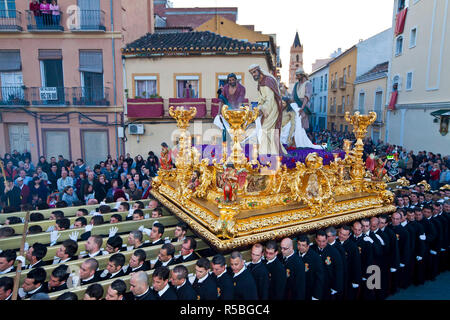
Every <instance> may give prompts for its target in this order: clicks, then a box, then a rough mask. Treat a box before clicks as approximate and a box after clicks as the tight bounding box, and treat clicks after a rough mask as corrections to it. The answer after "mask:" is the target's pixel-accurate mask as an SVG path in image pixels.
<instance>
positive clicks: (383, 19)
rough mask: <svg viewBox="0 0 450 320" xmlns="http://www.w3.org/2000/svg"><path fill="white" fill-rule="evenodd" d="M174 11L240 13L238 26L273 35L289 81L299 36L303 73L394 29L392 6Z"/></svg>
mask: <svg viewBox="0 0 450 320" xmlns="http://www.w3.org/2000/svg"><path fill="white" fill-rule="evenodd" d="M172 3H173V6H174V7H215V6H219V7H238V8H239V10H238V21H237V22H238V23H239V24H253V25H255V30H258V31H262V32H263V33H266V34H273V33H275V34H276V35H277V44H278V45H279V46H281V59H282V62H283V69H282V74H281V75H282V81H284V82H287V81H288V74H289V50H290V47H291V45H292V43H293V41H294V36H295V31H296V30H298V32H299V35H300V41H301V42H302V44H303V46H304V56H303V60H304V67H305V70H306V72H310V71H311V65H312V63H313V62H314V61H315V60H316V59H321V58H327V57H328V56H329V55H330V54H331V53H332V52H333V51H335V50H336V49H337V48H339V47H340V48H342V50H345V49H348V48H350V47H351V46H353V45H354V44H356V43H357V42H358V40H359V39H367V38H370V37H371V36H373V35H375V34H377V33H379V32H381V31H384V30H386V29H388V28H390V27H391V26H392V11H393V3H394V2H393V0H377V1H373V0H276V1H273V0H172Z"/></svg>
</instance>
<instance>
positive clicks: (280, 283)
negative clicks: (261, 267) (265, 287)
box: [264, 240, 287, 300]
mask: <svg viewBox="0 0 450 320" xmlns="http://www.w3.org/2000/svg"><path fill="white" fill-rule="evenodd" d="M264 257H265V261H266V267H267V270H268V271H269V281H270V282H269V300H283V299H284V296H285V292H286V282H287V276H286V269H285V268H284V265H283V263H282V262H281V261H280V259H278V244H277V243H276V242H275V241H273V240H270V241H268V242H267V243H266V248H265V250H264Z"/></svg>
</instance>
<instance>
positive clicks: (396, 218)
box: [391, 212, 410, 287]
mask: <svg viewBox="0 0 450 320" xmlns="http://www.w3.org/2000/svg"><path fill="white" fill-rule="evenodd" d="M391 219H392V230H393V231H394V233H395V236H396V237H397V241H398V251H399V253H400V270H399V271H398V272H397V273H398V282H397V283H398V285H399V286H400V287H404V285H405V283H406V282H407V279H406V278H407V276H408V274H407V268H406V266H407V264H409V257H410V248H409V245H410V241H409V232H408V231H407V230H406V229H405V227H404V226H403V225H402V222H401V219H402V215H401V214H400V213H399V212H394V213H393V214H392V217H391Z"/></svg>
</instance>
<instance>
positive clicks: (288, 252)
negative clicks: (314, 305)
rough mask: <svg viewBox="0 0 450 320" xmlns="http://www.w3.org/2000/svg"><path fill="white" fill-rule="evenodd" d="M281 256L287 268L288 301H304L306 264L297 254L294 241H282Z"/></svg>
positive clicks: (286, 296) (285, 239)
mask: <svg viewBox="0 0 450 320" xmlns="http://www.w3.org/2000/svg"><path fill="white" fill-rule="evenodd" d="M281 254H282V255H283V259H284V266H285V268H286V276H287V283H286V295H285V298H286V299H287V300H304V299H305V297H306V296H305V290H306V275H305V264H304V262H303V260H302V258H301V257H300V256H299V255H298V254H295V252H294V245H293V243H292V239H290V238H284V239H283V240H282V241H281Z"/></svg>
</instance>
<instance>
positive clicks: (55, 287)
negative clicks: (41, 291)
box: [47, 264, 70, 293]
mask: <svg viewBox="0 0 450 320" xmlns="http://www.w3.org/2000/svg"><path fill="white" fill-rule="evenodd" d="M68 269H69V267H68V266H67V265H65V264H62V265H60V266H58V267H57V268H55V269H54V270H53V271H52V274H51V275H50V280H49V281H48V289H47V292H48V293H52V292H57V291H62V290H66V289H67V279H68V278H69V275H70V273H69V272H68Z"/></svg>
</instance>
